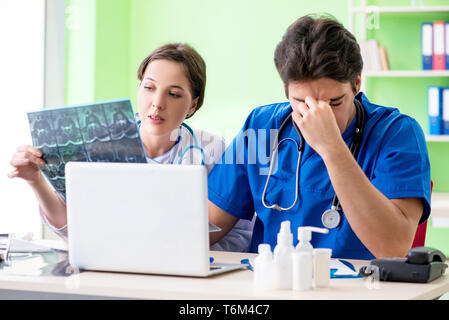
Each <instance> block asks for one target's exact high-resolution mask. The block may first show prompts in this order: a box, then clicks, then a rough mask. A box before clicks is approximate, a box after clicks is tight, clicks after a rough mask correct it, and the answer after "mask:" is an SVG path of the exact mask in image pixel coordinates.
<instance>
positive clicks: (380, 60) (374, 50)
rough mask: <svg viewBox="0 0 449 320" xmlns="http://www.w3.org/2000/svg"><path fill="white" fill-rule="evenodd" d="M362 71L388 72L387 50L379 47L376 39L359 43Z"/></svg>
mask: <svg viewBox="0 0 449 320" xmlns="http://www.w3.org/2000/svg"><path fill="white" fill-rule="evenodd" d="M359 46H360V53H361V55H362V59H363V65H364V67H363V69H364V71H386V70H390V62H389V60H388V53H387V48H385V47H383V46H380V45H379V43H378V41H377V40H376V39H369V40H364V41H360V42H359Z"/></svg>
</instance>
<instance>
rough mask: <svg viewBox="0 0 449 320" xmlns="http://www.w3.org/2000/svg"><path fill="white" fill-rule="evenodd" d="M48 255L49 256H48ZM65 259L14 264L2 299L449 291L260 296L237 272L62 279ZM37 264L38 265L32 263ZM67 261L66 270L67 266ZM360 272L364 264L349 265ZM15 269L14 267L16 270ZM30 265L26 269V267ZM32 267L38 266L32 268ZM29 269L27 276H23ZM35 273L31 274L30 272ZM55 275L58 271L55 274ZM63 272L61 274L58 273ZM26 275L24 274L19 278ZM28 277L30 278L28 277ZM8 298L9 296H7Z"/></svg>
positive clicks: (335, 289)
mask: <svg viewBox="0 0 449 320" xmlns="http://www.w3.org/2000/svg"><path fill="white" fill-rule="evenodd" d="M44 255H47V256H44ZM211 256H212V257H214V259H215V261H217V262H229V263H238V262H239V261H240V260H241V259H243V258H248V257H249V256H251V254H247V253H246V254H244V253H231V252H218V251H212V252H211ZM63 258H66V257H65V255H62V254H57V253H48V254H42V258H40V257H37V255H36V254H34V255H33V257H29V258H28V262H27V257H26V256H25V257H22V258H21V260H20V259H17V260H15V261H16V262H14V260H13V261H12V265H11V268H10V269H7V268H3V269H2V270H0V294H2V297H0V298H3V299H4V298H5V297H9V298H12V299H22V298H30V297H31V298H32V299H46V298H48V297H49V298H52V299H65V298H68V299H73V298H82V299H89V298H92V297H97V298H106V299H112V298H120V299H167V300H177V299H187V300H195V299H205V300H211V299H212V300H214V299H220V300H239V299H247V300H253V299H260V300H267V299H268V300H271V299H286V300H290V299H307V300H314V299H320V300H323V299H356V300H376V299H383V300H390V299H434V298H437V297H439V296H441V295H442V294H444V293H446V292H448V291H449V275H448V274H446V275H444V276H443V277H440V278H439V279H436V280H434V281H433V282H431V283H428V284H415V283H399V282H380V288H379V289H368V288H367V287H366V286H365V280H364V279H360V278H359V279H331V282H330V286H329V287H328V288H316V289H312V290H309V291H305V292H296V291H292V290H275V291H266V292H263V291H256V290H255V289H253V273H252V272H251V271H249V270H237V271H232V272H230V273H225V274H221V275H216V276H213V277H210V278H189V277H174V276H156V275H141V274H126V273H110V272H91V271H85V272H81V273H79V274H75V275H71V276H58V272H60V271H61V270H64V269H65V267H67V263H66V260H63ZM33 259H37V260H36V261H37V262H36V261H35V262H32V260H33ZM64 261H65V265H64ZM351 262H352V263H353V264H354V266H355V267H356V268H357V270H358V269H359V268H360V267H361V266H362V265H366V264H367V262H366V261H360V260H359V261H357V260H352V261H351ZM14 263H15V265H14ZM27 263H28V265H27ZM30 263H32V264H34V265H35V266H34V267H33V265H31V267H32V268H31V269H30V265H29V264H30ZM25 269H27V270H28V271H27V272H24V271H21V270H25ZM30 270H31V272H30ZM32 270H34V273H33V271H32ZM55 270H56V271H55ZM58 270H59V271H58ZM21 273H22V274H21ZM25 274H28V275H25ZM6 295H8V296H6Z"/></svg>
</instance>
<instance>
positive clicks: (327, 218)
mask: <svg viewBox="0 0 449 320" xmlns="http://www.w3.org/2000/svg"><path fill="white" fill-rule="evenodd" d="M340 220H341V218H340V213H339V212H338V211H337V209H335V208H334V207H332V208H331V209H328V210H326V211H324V212H323V215H322V216H321V222H322V223H323V226H325V227H326V228H328V229H334V228H336V227H337V226H338V225H339V224H340Z"/></svg>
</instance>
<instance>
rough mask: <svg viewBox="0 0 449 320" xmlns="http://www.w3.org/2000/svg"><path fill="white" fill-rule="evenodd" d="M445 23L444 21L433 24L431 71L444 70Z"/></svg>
mask: <svg viewBox="0 0 449 320" xmlns="http://www.w3.org/2000/svg"><path fill="white" fill-rule="evenodd" d="M445 28H446V23H445V22H444V21H434V22H433V55H432V58H433V59H432V60H433V61H432V66H433V70H445V69H446V63H445V60H446V52H445V50H444V41H445V39H444V29H445Z"/></svg>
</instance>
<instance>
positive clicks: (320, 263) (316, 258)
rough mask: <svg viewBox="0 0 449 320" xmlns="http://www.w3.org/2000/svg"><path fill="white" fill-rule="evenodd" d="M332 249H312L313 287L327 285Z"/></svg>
mask: <svg viewBox="0 0 449 320" xmlns="http://www.w3.org/2000/svg"><path fill="white" fill-rule="evenodd" d="M331 256H332V249H326V248H320V249H313V280H314V285H315V287H327V286H329V281H330V261H331Z"/></svg>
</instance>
